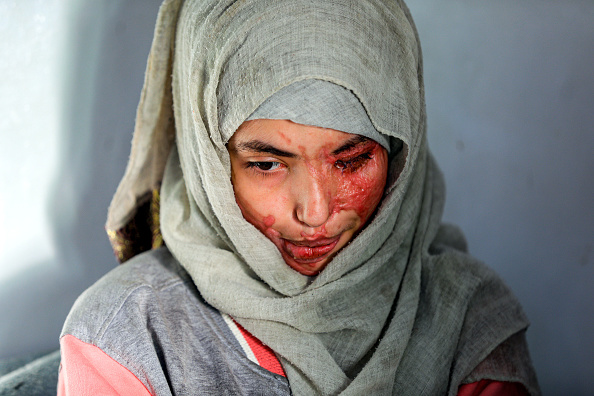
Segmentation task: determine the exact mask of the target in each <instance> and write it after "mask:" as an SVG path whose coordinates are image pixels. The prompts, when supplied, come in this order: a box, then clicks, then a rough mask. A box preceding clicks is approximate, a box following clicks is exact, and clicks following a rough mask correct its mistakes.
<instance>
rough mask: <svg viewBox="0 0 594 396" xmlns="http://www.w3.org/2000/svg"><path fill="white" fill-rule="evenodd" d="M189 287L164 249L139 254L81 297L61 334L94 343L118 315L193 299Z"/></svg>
mask: <svg viewBox="0 0 594 396" xmlns="http://www.w3.org/2000/svg"><path fill="white" fill-rule="evenodd" d="M192 286H193V283H192V281H191V279H190V278H189V275H188V274H187V273H186V272H185V270H184V269H183V268H182V267H181V266H180V265H179V264H178V262H177V261H176V260H175V258H173V257H172V256H171V253H169V251H168V250H167V249H164V248H163V249H158V250H154V251H149V252H146V253H143V254H141V255H138V256H136V257H134V258H133V259H131V260H130V261H128V262H126V263H125V264H122V265H120V266H118V267H116V268H114V269H113V270H112V271H110V272H109V273H107V274H106V275H105V276H103V277H102V278H101V279H100V280H98V281H97V282H96V283H95V284H94V285H92V286H91V287H90V288H88V289H87V290H86V291H85V292H84V293H83V294H81V296H80V297H79V298H78V299H77V300H76V302H75V303H74V305H73V307H72V309H71V311H70V313H69V315H68V317H67V319H66V322H65V324H64V328H63V330H62V334H67V333H68V334H76V336H77V338H79V339H81V341H84V342H96V341H97V340H99V339H101V337H103V336H104V334H105V331H106V330H107V329H108V328H109V326H110V325H113V321H114V320H116V319H117V317H118V315H119V314H120V313H121V312H122V311H130V310H131V309H133V310H134V311H136V312H128V313H129V314H132V315H131V316H132V317H134V316H139V317H140V316H142V315H144V314H146V312H143V311H146V310H147V309H149V307H150V306H151V305H153V304H155V303H156V302H157V301H161V303H162V302H163V301H165V302H167V301H170V300H173V299H174V298H175V297H174V294H175V293H178V294H179V293H183V294H186V293H191V294H194V296H195V297H196V298H197V297H198V294H197V291H195V290H194V288H193V287H192ZM172 293H173V294H172ZM134 314H136V315H134Z"/></svg>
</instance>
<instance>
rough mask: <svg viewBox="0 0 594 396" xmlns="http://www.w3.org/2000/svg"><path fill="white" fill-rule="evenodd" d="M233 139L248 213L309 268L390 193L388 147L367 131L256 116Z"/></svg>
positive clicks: (235, 176) (238, 190) (241, 199)
mask: <svg viewBox="0 0 594 396" xmlns="http://www.w3.org/2000/svg"><path fill="white" fill-rule="evenodd" d="M227 147H228V151H229V156H230V159H231V170H232V173H231V174H232V177H231V182H232V184H233V190H234V192H235V199H236V202H237V204H238V206H239V208H240V209H241V213H242V214H243V217H244V218H245V219H246V220H247V221H248V222H249V223H251V224H252V225H254V226H255V227H256V228H257V229H258V230H259V231H260V232H262V233H263V234H264V235H265V236H266V237H267V238H268V239H269V240H270V241H271V242H272V243H274V245H275V246H276V247H277V248H278V250H279V252H280V253H281V255H282V257H283V259H284V261H285V262H286V263H287V264H288V265H289V266H290V267H291V268H293V269H295V270H296V271H298V272H300V273H302V274H304V275H309V276H311V275H315V274H317V273H319V272H320V271H321V270H322V269H323V268H324V267H325V266H326V265H327V264H328V263H329V262H330V261H331V260H332V258H333V257H334V255H335V254H336V253H337V252H338V251H340V250H341V249H342V248H343V247H345V246H346V245H347V244H348V243H349V242H350V241H351V240H352V239H353V238H354V237H355V236H356V235H357V233H358V232H359V231H360V230H361V229H362V228H363V227H364V226H365V225H366V224H367V223H368V222H369V220H370V219H371V218H372V216H373V214H374V212H375V210H376V208H377V206H378V204H379V203H380V201H381V199H382V197H383V193H384V188H385V185H386V178H387V168H388V156H387V152H386V150H385V149H384V148H383V147H382V146H381V145H380V144H378V143H377V142H375V141H373V140H371V139H368V138H366V137H363V136H359V135H353V134H348V133H345V132H340V131H336V130H332V129H324V128H318V127H312V126H307V125H300V124H295V123H293V122H290V121H287V120H252V121H246V122H245V123H244V124H242V125H241V126H240V128H239V129H238V130H237V131H236V133H235V134H234V135H233V137H232V138H231V140H230V141H229V143H228V146H227Z"/></svg>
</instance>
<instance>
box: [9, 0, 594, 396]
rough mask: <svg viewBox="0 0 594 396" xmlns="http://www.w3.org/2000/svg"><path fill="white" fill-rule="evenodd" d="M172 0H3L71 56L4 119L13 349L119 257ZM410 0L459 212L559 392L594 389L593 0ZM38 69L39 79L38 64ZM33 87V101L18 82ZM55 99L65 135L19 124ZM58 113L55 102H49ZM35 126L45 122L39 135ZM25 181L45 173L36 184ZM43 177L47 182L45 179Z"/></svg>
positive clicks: (44, 332)
mask: <svg viewBox="0 0 594 396" xmlns="http://www.w3.org/2000/svg"><path fill="white" fill-rule="evenodd" d="M159 3H160V1H159V0H122V1H118V2H113V1H108V0H101V1H98V0H69V1H67V2H66V3H65V4H66V5H65V6H60V4H64V3H63V2H60V1H58V0H21V1H18V0H3V2H2V3H0V15H4V14H3V13H4V12H12V13H13V14H6V15H11V17H10V18H5V19H4V20H6V21H8V22H10V21H16V22H14V23H13V25H12V26H13V27H12V28H5V26H6V25H5V24H4V22H2V21H4V20H0V22H2V23H0V26H3V27H2V28H0V34H1V35H2V36H1V37H0V41H1V44H0V50H1V51H2V52H3V53H2V59H8V58H9V57H12V56H13V55H14V54H15V53H17V55H18V53H19V46H12V47H11V46H8V45H7V44H6V43H9V42H13V40H18V39H19V37H20V39H21V40H24V41H22V42H25V43H30V45H31V46H32V47H30V48H35V49H36V50H35V51H33V52H31V51H29V52H27V51H25V50H23V49H21V50H20V51H21V55H22V54H23V51H24V53H25V55H26V56H25V55H23V56H24V57H22V58H18V59H21V61H22V62H24V64H25V65H28V66H29V67H32V68H34V67H35V65H36V64H37V63H40V62H41V64H42V65H44V66H47V64H46V63H43V62H48V59H50V58H51V56H50V55H48V52H47V50H46V51H45V52H44V51H42V49H43V48H47V45H54V46H55V50H54V51H56V52H55V53H54V54H59V56H57V57H56V56H54V58H52V59H53V61H52V63H51V65H53V66H52V67H53V68H54V69H55V70H57V72H56V74H55V75H46V76H45V77H44V78H42V79H40V80H39V79H38V80H35V81H37V83H35V82H33V84H34V85H35V87H36V89H31V88H17V87H20V86H21V85H14V84H13V85H11V86H12V87H15V88H13V89H12V91H6V90H2V91H0V101H2V102H0V103H2V104H3V110H2V111H3V118H4V121H6V114H7V110H6V109H7V107H8V109H9V110H10V111H9V112H8V114H9V115H10V117H11V118H10V119H13V120H17V121H15V122H13V123H12V124H11V123H7V122H3V123H0V127H1V128H2V129H1V130H0V139H3V140H2V141H0V143H2V144H0V157H2V158H9V157H10V156H9V154H11V153H12V154H13V156H12V157H10V158H11V159H10V160H5V161H4V162H1V164H2V166H1V168H0V180H1V182H0V183H2V184H3V185H9V187H7V188H4V189H2V188H3V187H0V236H1V239H2V240H3V241H6V240H9V241H10V243H6V242H5V243H4V244H0V259H1V260H2V262H0V318H2V319H1V320H0V357H9V356H17V355H19V354H23V353H27V352H36V351H42V350H51V349H55V348H57V347H58V344H57V337H58V334H59V332H60V328H61V324H62V322H63V320H64V317H65V316H66V314H67V312H68V309H69V307H70V306H71V304H72V302H73V301H74V299H75V298H76V296H77V295H78V294H79V293H80V292H81V291H82V290H84V289H85V288H86V287H88V285H90V284H91V283H92V282H94V281H95V280H96V279H97V278H98V277H99V276H101V275H102V274H103V273H105V272H107V271H108V270H109V269H111V268H113V267H114V266H115V265H116V264H115V260H114V259H113V256H112V254H111V250H110V248H109V244H108V242H107V238H106V237H105V235H104V232H103V222H104V218H105V213H106V208H107V205H108V204H109V200H110V197H111V194H112V193H113V192H114V191H115V187H116V185H117V182H118V180H119V178H120V177H121V175H122V174H123V170H124V167H125V163H126V160H127V155H128V152H129V142H130V139H131V132H132V128H133V122H134V114H135V108H136V104H137V101H138V97H139V93H140V89H141V86H142V81H143V72H144V67H145V61H146V56H147V54H148V49H149V46H150V39H151V37H152V29H153V25H154V20H155V17H156V13H157V9H158V5H159ZM20 4H23V6H21V5H20ZM48 4H50V5H48ZM409 6H410V8H411V12H412V14H413V16H414V18H415V20H416V23H417V27H418V29H419V33H420V35H421V42H422V44H423V51H424V61H425V81H426V94H427V108H428V120H429V121H428V124H429V140H430V145H431V147H432V151H433V153H434V154H435V156H436V157H437V160H438V162H439V164H440V165H441V168H442V170H443V172H444V174H445V177H446V183H447V187H448V199H447V204H446V213H445V220H446V221H450V222H453V223H456V224H458V225H460V226H461V227H462V229H463V230H464V232H465V233H466V236H467V238H468V241H469V246H470V250H471V252H472V253H473V254H474V255H476V256H477V257H479V258H481V259H483V260H484V261H485V262H487V263H488V264H489V265H490V266H491V267H493V268H495V269H496V270H497V271H498V272H499V273H500V274H501V275H502V277H503V278H504V279H505V280H506V281H507V283H508V284H509V285H510V287H511V288H512V289H513V291H514V292H515V293H516V295H517V296H518V298H519V299H520V301H521V302H522V304H523V306H524V308H525V310H526V312H527V314H528V316H529V318H530V320H531V322H532V326H531V328H530V330H529V332H528V341H529V343H530V347H531V353H532V357H533V360H534V364H535V366H536V369H537V374H538V376H539V380H540V383H541V386H542V388H543V391H544V393H545V395H561V394H564V395H565V394H571V395H587V394H592V390H593V389H594V341H593V339H594V337H592V334H594V309H593V308H592V307H591V305H592V301H594V287H592V285H593V283H594V227H593V224H594V210H593V208H592V206H593V205H592V203H593V202H594V176H593V175H592V173H593V170H594V156H593V155H592V153H591V151H592V150H593V149H594V111H593V108H594V67H592V65H593V64H594V51H593V48H594V45H593V44H594V24H593V23H592V21H593V20H594V3H592V2H591V1H588V0H566V1H563V2H559V1H553V0H526V1H523V2H515V1H510V0H495V1H493V0H491V1H485V0H477V1H474V2H468V1H463V0H449V1H444V0H409ZM11 7H12V8H11ZM15 10H16V11H15ZM19 10H20V11H19ZM23 10H33V12H30V13H29V14H27V13H26V12H25V11H23ZM27 12H28V11H27ZM14 13H16V14H14ZM14 15H20V17H19V18H21V19H18V18H16V17H15V16H14ZM44 18H45V19H44ZM17 22H18V23H17ZM52 24H53V25H52ZM9 26H11V25H9ZM60 26H64V31H62V30H60V29H58V27H60ZM35 29H37V30H38V31H39V34H38V35H37V36H36V35H34V34H33V33H32V32H35ZM44 29H45V30H44ZM50 33H51V34H50ZM23 35H25V36H23ZM48 35H49V36H48ZM52 35H53V36H52ZM23 37H24V39H23ZM44 37H45V40H46V41H45V42H43V41H42V42H39V40H44ZM47 37H50V39H48V38H47ZM27 40H29V41H27ZM52 48H53V47H52ZM49 54H51V53H49ZM48 57H49V58H48ZM50 60H51V59H50ZM15 64H16V65H17V67H16V70H17V71H16V72H10V71H7V70H10V65H8V66H7V63H6V62H4V63H0V67H3V68H2V69H1V70H2V72H3V73H9V77H10V73H17V77H18V70H19V69H20V70H22V64H20V63H15ZM13 69H14V67H13ZM45 69H46V68H38V70H45ZM54 69H51V70H54ZM32 70H37V69H32ZM51 70H50V72H51ZM51 73H53V72H51ZM51 73H50V74H51ZM21 74H22V73H21ZM52 78H54V79H55V80H52V81H57V83H56V84H55V85H52V84H49V83H48V84H49V85H47V86H45V85H44V86H42V88H43V87H45V88H44V89H46V91H43V92H49V95H48V94H46V93H44V94H41V95H40V94H39V89H40V88H39V87H40V85H39V81H45V80H46V79H52ZM10 80H15V78H12V79H10ZM22 80H23V81H19V82H18V84H23V85H22V86H23V87H30V86H31V85H30V84H31V78H22ZM27 84H29V85H27ZM5 86H6V85H5ZM56 86H57V87H59V88H56ZM19 92H20V93H21V94H22V93H25V94H23V95H21V100H22V102H19V104H18V105H14V104H13V102H10V101H9V100H8V99H6V98H8V97H15V96H17V97H18V95H17V94H18V93H19ZM36 94H37V97H36V96H35V95H36ZM23 98H24V99H23ZM35 98H37V99H35ZM11 100H12V99H11ZM56 103H58V105H57V106H58V107H57V110H55V111H57V112H58V113H59V114H60V117H59V120H58V121H56V125H58V126H59V127H57V128H55V129H56V132H54V135H51V134H50V135H49V137H48V129H47V128H45V126H47V125H45V124H42V125H34V126H29V127H28V128H29V129H27V130H28V131H31V130H33V131H36V133H38V135H37V136H38V137H35V136H34V135H27V134H26V133H24V132H23V133H22V134H16V133H15V128H17V127H18V126H19V125H20V124H27V122H24V121H18V120H29V118H27V117H28V115H29V114H30V113H28V112H26V111H22V109H23V107H26V106H30V107H31V106H33V108H36V106H37V108H38V107H39V106H42V107H43V106H44V104H45V107H47V106H50V107H47V108H49V109H53V108H52V107H51V106H56ZM11 106H12V107H11ZM19 109H21V110H19ZM19 111H21V112H20V113H19ZM35 114H38V113H35ZM52 114H54V111H53V110H52V111H46V116H47V117H49V118H48V119H49V120H53V118H51V117H52ZM52 122H53V121H52ZM15 125H16V126H15ZM17 129H18V128H17ZM27 133H32V132H27ZM15 136H16V138H15ZM21 136H24V137H29V136H33V138H29V142H30V143H29V145H28V146H27V145H25V144H24V143H22V141H23V139H21ZM10 139H13V140H10ZM15 139H16V140H15ZM43 139H45V140H43ZM9 140H10V141H9ZM15 141H16V142H17V143H14V142H15ZM40 141H43V142H45V143H43V145H42V147H41V148H39V142H40ZM6 142H9V143H10V142H12V143H11V144H12V146H9V145H8V144H4V143H6ZM19 142H20V143H19ZM36 142H37V146H36V147H38V149H35V150H32V149H31V147H32V146H31V145H35V144H36ZM52 142H54V143H52ZM21 143H22V144H21ZM19 144H21V145H20V146H19ZM7 147H11V148H10V149H7ZM15 147H16V148H15ZM17 149H19V150H21V151H19V153H21V152H22V156H20V155H19V156H16V155H15V154H14V150H17ZM52 150H53V151H52ZM9 151H10V152H9ZM27 156H28V157H27ZM35 158H36V159H35ZM19 159H20V160H19ZM35 160H37V161H38V162H34V161H35ZM40 171H43V172H42V173H40ZM15 174H16V175H17V176H18V177H15V176H14V175H15ZM40 175H42V176H40ZM7 180H9V182H7ZM22 181H26V182H27V183H29V184H27V185H21V186H20V187H19V186H18V184H19V183H21V182H22ZM43 183H46V184H47V188H46V189H45V190H44V191H37V190H31V184H32V185H33V186H36V185H39V184H43ZM15 185H17V187H16V189H15ZM27 186H28V187H27ZM19 188H21V189H20V190H19ZM27 188H29V190H27ZM15 191H16V192H15ZM15 194H21V195H22V196H23V197H29V198H30V197H37V198H38V199H39V200H38V201H36V200H29V201H26V202H25V201H23V199H21V195H19V196H18V199H15V198H14V195H15ZM29 198H27V199H29ZM32 202H41V204H33V203H32ZM19 205H20V206H19ZM34 205H38V207H39V208H41V209H35V210H30V208H32V207H33V206H34ZM28 208H29V209H28ZM3 213H4V215H2V214H3ZM15 213H16V215H15ZM39 213H42V215H39ZM9 214H10V216H9ZM14 218H17V219H21V220H20V221H17V222H16V223H15V221H14V220H13V219H14ZM39 218H42V220H43V221H41V223H39ZM36 221H37V223H36ZM15 224H20V225H21V226H22V229H18V230H17V229H16V228H15V227H16V226H15ZM44 224H45V225H44ZM43 227H46V228H43ZM39 230H41V231H43V232H39ZM14 235H19V239H18V240H20V241H21V242H20V244H19V243H18V241H17V240H15V239H13V240H11V239H10V238H11V237H12V236H14ZM44 238H45V240H44ZM48 238H49V239H48ZM22 241H26V243H23V242H22ZM17 245H18V248H17V247H15V246H17Z"/></svg>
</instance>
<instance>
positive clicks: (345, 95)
mask: <svg viewBox="0 0 594 396" xmlns="http://www.w3.org/2000/svg"><path fill="white" fill-rule="evenodd" d="M258 119H268V120H290V121H293V122H295V123H297V124H302V125H314V126H317V127H320V128H329V129H334V130H337V131H342V132H347V133H352V134H356V135H361V136H365V137H367V138H369V139H372V140H375V141H376V142H378V143H379V144H381V145H382V146H383V147H384V148H385V149H386V150H387V151H388V153H389V152H390V141H389V139H388V137H387V136H386V135H382V134H381V133H379V132H378V131H377V130H376V129H375V127H374V126H373V124H372V123H371V121H370V120H369V117H368V116H367V112H366V111H365V109H364V108H363V105H362V104H361V102H359V99H357V97H356V96H355V95H354V94H353V93H352V92H350V91H349V90H348V89H346V88H343V87H341V86H340V85H336V84H334V83H331V82H328V81H323V80H318V79H308V80H301V81H297V82H294V83H293V84H291V85H289V86H287V87H284V88H283V89H281V90H279V91H277V92H275V93H274V95H272V96H271V97H269V98H268V99H266V100H265V101H264V103H262V104H261V105H260V106H259V107H258V108H257V109H256V111H254V112H253V113H252V114H251V115H250V116H249V117H248V120H258Z"/></svg>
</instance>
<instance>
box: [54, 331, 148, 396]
mask: <svg viewBox="0 0 594 396" xmlns="http://www.w3.org/2000/svg"><path fill="white" fill-rule="evenodd" d="M60 349H61V353H62V363H61V365H60V376H59V379H58V396H70V395H72V396H87V395H88V396H96V395H122V396H129V395H135V396H149V395H151V393H150V392H149V391H148V390H147V389H146V387H145V386H144V385H143V383H142V382H140V380H139V379H138V378H136V376H134V374H132V373H131V372H130V371H129V370H128V369H127V368H126V367H124V366H122V365H121V364H119V363H118V362H116V361H115V360H113V359H112V358H111V357H109V356H108V355H107V354H106V353H105V352H103V351H102V350H101V349H99V348H98V347H96V346H95V345H91V344H87V343H85V342H82V341H81V340H79V339H77V338H76V337H74V336H71V335H65V336H64V337H62V339H61V340H60Z"/></svg>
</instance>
